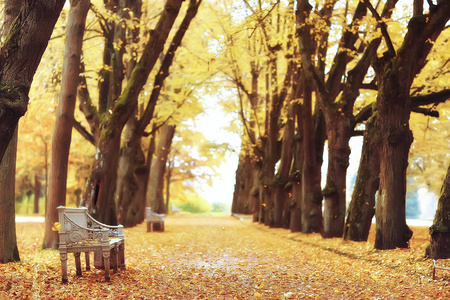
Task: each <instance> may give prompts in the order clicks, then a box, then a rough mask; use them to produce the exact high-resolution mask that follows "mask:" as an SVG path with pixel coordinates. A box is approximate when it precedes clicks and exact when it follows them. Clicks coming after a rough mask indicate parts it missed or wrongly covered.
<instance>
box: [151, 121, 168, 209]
mask: <svg viewBox="0 0 450 300" xmlns="http://www.w3.org/2000/svg"><path fill="white" fill-rule="evenodd" d="M174 134H175V126H174V125H169V124H164V125H163V126H162V127H161V131H160V134H159V139H158V143H157V146H156V153H155V154H156V155H155V156H156V158H155V160H154V161H153V163H152V167H151V169H150V185H149V197H148V204H147V206H150V207H151V208H152V210H153V211H154V212H156V213H160V214H163V213H167V212H166V211H165V205H164V194H163V191H164V174H165V172H166V164H167V157H168V155H169V152H170V147H171V144H172V139H173V137H174Z"/></svg>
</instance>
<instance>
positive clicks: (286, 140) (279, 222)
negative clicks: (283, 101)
mask: <svg viewBox="0 0 450 300" xmlns="http://www.w3.org/2000/svg"><path fill="white" fill-rule="evenodd" d="M297 107H298V104H297V103H294V101H292V102H291V103H290V104H289V108H288V120H287V121H286V125H285V127H284V133H283V141H282V146H281V158H280V166H279V169H278V172H277V174H276V175H275V180H276V182H275V183H274V186H273V189H274V191H273V202H274V224H273V226H274V227H281V226H283V227H288V228H289V222H290V219H289V218H287V217H288V215H289V214H290V213H289V212H288V211H286V204H287V203H288V202H289V193H288V191H287V187H288V186H287V185H288V182H289V173H290V171H291V164H292V157H293V144H294V132H295V114H296V110H297ZM288 207H289V206H288Z"/></svg>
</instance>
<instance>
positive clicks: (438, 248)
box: [429, 165, 450, 259]
mask: <svg viewBox="0 0 450 300" xmlns="http://www.w3.org/2000/svg"><path fill="white" fill-rule="evenodd" d="M430 234H431V244H430V253H429V256H430V257H431V258H432V259H443V258H450V165H449V166H448V168H447V175H446V176H445V179H444V182H443V183H442V188H441V195H440V196H439V202H438V208H437V210H436V215H435V217H434V221H433V225H432V226H431V227H430Z"/></svg>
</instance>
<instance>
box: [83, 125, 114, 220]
mask: <svg viewBox="0 0 450 300" xmlns="http://www.w3.org/2000/svg"><path fill="white" fill-rule="evenodd" d="M103 126H105V125H103ZM107 126H108V130H107V132H106V133H105V132H104V133H103V135H102V136H101V137H100V140H99V145H98V146H97V153H96V154H95V156H96V159H95V161H94V165H93V166H92V172H91V175H90V177H89V179H88V181H87V183H86V190H85V197H84V203H83V204H82V205H84V206H87V207H88V209H89V212H90V214H91V215H92V216H93V217H94V218H95V219H96V220H98V221H100V222H102V223H104V224H108V225H117V216H116V201H115V191H116V185H117V168H118V165H119V155H120V153H119V152H120V136H121V132H122V128H121V127H120V126H119V127H120V128H117V127H115V126H114V124H108V125H107Z"/></svg>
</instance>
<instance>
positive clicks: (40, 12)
mask: <svg viewBox="0 0 450 300" xmlns="http://www.w3.org/2000/svg"><path fill="white" fill-rule="evenodd" d="M9 3H10V4H11V5H12V6H15V7H18V8H20V10H19V11H18V10H17V9H15V10H10V9H8V10H6V14H7V17H6V18H8V15H9V16H12V18H10V20H9V21H7V22H10V23H9V24H11V28H10V30H9V31H8V32H7V33H5V32H4V33H3V34H4V35H5V40H4V43H3V45H2V47H1V49H0V66H1V68H0V90H1V91H2V92H1V93H0V162H1V161H2V159H3V155H4V153H5V151H6V148H7V147H8V144H9V141H10V140H11V138H12V136H13V133H14V130H15V129H16V127H17V124H18V122H19V119H20V117H22V116H23V115H24V114H25V112H26V111H27V105H28V92H29V90H30V86H31V83H32V81H33V76H34V73H35V72H36V69H37V67H38V65H39V62H40V60H41V57H42V54H43V53H44V50H45V48H46V47H47V44H48V40H49V39H50V36H51V34H52V32H53V28H54V26H55V23H56V21H57V20H58V17H59V14H60V12H61V9H62V8H63V6H64V3H65V1H63V0H57V1H55V0H42V1H23V2H22V3H21V2H20V1H19V2H16V1H11V2H9ZM6 5H8V4H6ZM10 8H11V7H10ZM17 11H18V16H17V18H15V17H16V15H15V14H16V13H17ZM6 18H5V20H6ZM14 19H15V20H16V22H12V23H11V21H12V20H14ZM7 24H8V23H6V24H5V25H4V26H5V30H6V31H7V30H8V27H9V25H8V26H7Z"/></svg>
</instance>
